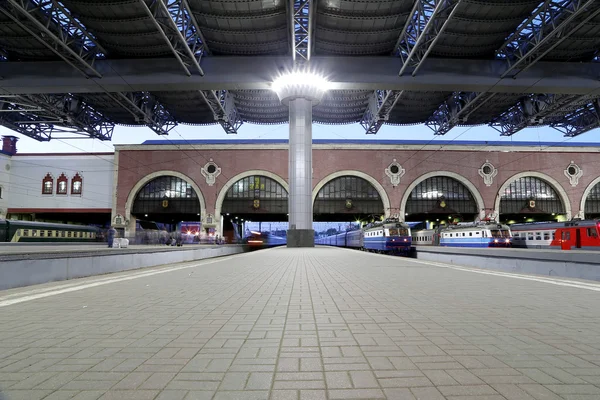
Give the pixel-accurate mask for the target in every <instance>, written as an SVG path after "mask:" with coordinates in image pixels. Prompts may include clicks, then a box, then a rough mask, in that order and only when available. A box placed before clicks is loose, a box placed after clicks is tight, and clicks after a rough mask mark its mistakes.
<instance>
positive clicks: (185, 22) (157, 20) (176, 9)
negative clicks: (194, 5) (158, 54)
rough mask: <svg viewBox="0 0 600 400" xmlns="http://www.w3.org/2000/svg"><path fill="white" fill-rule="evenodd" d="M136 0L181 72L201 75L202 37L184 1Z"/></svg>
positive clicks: (202, 73)
mask: <svg viewBox="0 0 600 400" xmlns="http://www.w3.org/2000/svg"><path fill="white" fill-rule="evenodd" d="M139 1H140V4H141V5H142V6H143V7H144V9H145V10H146V13H147V14H148V16H149V17H150V19H151V20H152V22H153V23H154V25H155V27H156V29H157V30H158V31H159V32H160V34H161V35H162V37H163V39H164V40H165V42H167V44H168V45H169V48H170V49H171V51H172V52H173V55H174V56H175V58H176V59H177V61H178V62H179V64H180V65H181V67H182V68H183V70H184V71H185V73H186V74H187V75H188V76H190V75H192V73H194V72H198V73H199V74H200V75H204V71H203V70H202V68H201V67H200V59H201V58H202V55H203V54H204V40H203V39H202V36H201V33H200V30H199V29H198V24H197V22H196V20H195V18H194V16H193V14H192V12H191V10H190V8H189V5H188V4H187V1H185V0H154V1H153V2H152V3H151V4H150V6H148V5H147V4H146V2H145V0H139Z"/></svg>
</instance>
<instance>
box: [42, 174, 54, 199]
mask: <svg viewBox="0 0 600 400" xmlns="http://www.w3.org/2000/svg"><path fill="white" fill-rule="evenodd" d="M53 190H54V178H53V177H52V175H50V173H49V172H48V173H47V174H46V176H45V177H44V179H43V180H42V194H52V192H53Z"/></svg>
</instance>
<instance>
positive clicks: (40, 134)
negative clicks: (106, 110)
mask: <svg viewBox="0 0 600 400" xmlns="http://www.w3.org/2000/svg"><path fill="white" fill-rule="evenodd" d="M0 109H4V110H13V111H14V112H13V113H11V114H10V116H9V117H6V116H5V115H1V116H0V124H1V125H3V126H5V127H7V128H9V129H12V130H15V131H16V132H19V133H22V134H23V135H25V136H28V137H31V138H33V139H35V140H38V141H49V140H51V139H52V133H56V132H62V133H71V134H79V135H84V136H87V137H90V138H95V139H99V140H111V138H112V134H113V131H114V127H115V124H114V123H113V122H112V121H110V120H108V119H107V118H106V117H104V115H102V114H101V113H99V112H97V111H95V110H94V109H93V108H92V107H90V106H89V105H88V104H86V103H85V102H83V101H82V100H81V99H79V98H77V97H75V96H72V95H68V94H67V95H49V94H42V95H19V96H0ZM35 109H41V110H42V112H41V113H39V112H36V113H35V114H33V113H32V111H34V110H35Z"/></svg>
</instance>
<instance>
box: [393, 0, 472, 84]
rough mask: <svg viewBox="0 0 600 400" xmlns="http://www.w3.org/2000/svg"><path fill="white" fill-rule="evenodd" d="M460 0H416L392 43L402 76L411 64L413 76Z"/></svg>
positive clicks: (452, 15)
mask: <svg viewBox="0 0 600 400" xmlns="http://www.w3.org/2000/svg"><path fill="white" fill-rule="evenodd" d="M460 2H461V0H419V1H417V2H415V5H414V7H413V9H412V11H411V13H410V16H409V18H408V21H407V22H406V25H405V26H404V29H403V30H402V34H401V35H400V37H399V38H398V41H397V42H396V46H395V47H394V54H395V55H398V56H399V57H400V58H401V59H402V68H400V72H399V73H398V75H400V76H402V75H403V74H404V72H405V71H406V69H407V68H409V67H410V68H413V70H412V73H411V75H412V76H415V75H416V74H417V72H418V71H419V69H420V68H421V65H422V63H423V62H424V61H425V59H426V58H427V56H428V55H429V53H430V52H431V50H432V49H433V47H434V46H435V44H436V43H437V41H438V39H439V37H440V35H441V34H442V32H443V31H444V30H445V29H446V26H447V25H448V22H449V21H450V20H451V19H452V17H454V14H455V12H456V10H457V6H458V4H459V3H460Z"/></svg>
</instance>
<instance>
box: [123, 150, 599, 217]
mask: <svg viewBox="0 0 600 400" xmlns="http://www.w3.org/2000/svg"><path fill="white" fill-rule="evenodd" d="M140 148H143V146H140ZM485 150H493V149H492V148H489V149H484V151H465V150H438V149H436V150H433V149H432V150H422V151H420V149H419V147H418V146H416V147H415V148H414V149H409V150H393V149H385V150H381V149H367V148H365V149H360V148H356V147H355V148H345V149H341V148H338V149H334V148H327V149H325V148H322V147H320V146H315V149H314V150H313V185H316V184H317V183H318V182H319V181H321V179H323V178H324V177H326V176H328V175H330V174H332V173H335V172H337V171H342V170H358V171H361V172H363V173H365V174H368V175H370V176H371V177H373V178H374V179H375V180H376V181H378V182H379V183H380V184H381V185H382V186H383V187H384V189H385V191H386V193H387V195H388V197H389V199H390V204H391V208H392V210H394V209H399V207H400V202H401V200H402V196H403V194H404V192H405V191H406V189H407V187H408V185H410V184H411V183H412V182H413V181H414V180H416V179H418V178H419V177H420V176H422V175H424V174H426V173H429V172H435V171H449V172H453V173H456V174H459V175H462V176H464V177H465V178H466V179H468V180H469V181H471V182H472V183H473V184H474V185H475V187H476V188H477V189H478V190H479V192H480V193H481V196H482V197H483V200H484V203H485V208H493V207H494V201H495V198H496V195H497V194H498V190H499V189H500V187H501V185H502V184H503V183H504V182H505V181H506V180H507V179H509V178H510V177H512V176H514V175H515V174H517V173H521V172H527V171H536V172H540V173H544V174H546V175H548V176H550V177H552V178H554V179H555V180H556V181H557V182H559V183H560V185H562V188H563V189H564V190H565V191H566V193H567V195H568V198H569V200H570V203H571V207H572V212H573V215H575V214H576V213H577V212H578V211H579V204H580V200H581V196H582V194H583V192H584V190H585V188H586V187H587V185H588V184H589V183H590V182H592V181H593V180H594V179H595V178H596V177H598V176H599V175H600V164H599V163H598V161H599V160H598V155H597V154H596V153H592V152H589V150H587V149H586V151H587V152H579V153H575V152H564V153H561V152H553V153H550V152H535V151H531V152H522V151H520V152H503V151H497V150H495V151H485ZM287 157H288V152H287V149H286V148H277V149H267V148H256V149H248V148H246V149H240V148H237V149H235V148H229V149H224V150H212V149H206V148H204V149H202V148H200V146H195V148H191V147H189V146H186V147H182V149H181V150H179V149H175V150H121V151H120V152H119V174H118V185H117V209H116V210H117V213H121V214H123V215H125V202H126V200H127V196H128V194H129V192H130V191H131V189H132V188H133V187H134V185H135V184H136V183H137V182H138V181H139V180H140V179H142V178H143V177H144V176H146V175H148V174H150V173H153V172H156V171H161V170H173V171H178V172H180V173H182V174H185V175H187V176H189V177H190V178H191V179H192V180H193V181H194V182H195V183H196V184H197V185H198V186H199V187H200V190H201V191H202V194H203V196H204V199H205V201H206V208H207V210H206V212H208V213H214V210H215V202H216V200H217V196H218V194H219V191H220V189H221V188H222V187H223V185H225V184H226V183H227V181H228V180H230V179H231V178H232V177H234V176H235V175H237V174H240V173H244V172H247V171H250V170H265V171H269V172H271V173H273V174H276V175H279V176H281V177H282V178H283V179H284V180H286V181H287V180H288V179H287V169H288V161H287ZM209 159H212V160H213V161H214V162H215V163H216V164H217V165H218V166H219V167H220V168H221V169H222V173H221V175H220V176H219V177H218V178H217V180H216V183H215V185H214V186H208V185H207V183H206V180H205V178H204V177H203V176H202V174H201V172H200V170H201V168H202V167H203V166H204V165H205V164H206V163H207V162H208V161H209ZM394 159H396V160H397V162H398V163H400V164H401V165H402V167H403V168H404V169H405V170H406V174H405V175H404V176H403V177H402V179H401V183H400V185H399V186H397V187H392V185H391V183H390V179H389V178H388V177H387V176H386V175H385V168H387V167H388V166H389V164H390V163H391V162H392V161H393V160H394ZM486 160H489V162H491V163H492V164H493V165H494V166H495V167H496V168H497V169H498V175H497V176H496V177H495V178H494V182H493V184H492V185H491V186H489V187H488V186H486V185H485V184H484V182H483V178H482V177H481V176H479V174H478V169H479V168H480V167H481V165H482V164H483V163H484V162H485V161H486ZM571 160H573V161H574V162H575V163H576V164H578V165H579V166H580V167H581V168H582V169H583V171H584V174H583V176H582V177H581V178H580V180H579V184H578V185H577V186H576V187H572V186H571V185H570V183H569V180H568V178H567V177H565V175H564V172H563V171H564V170H565V168H566V167H567V166H568V165H569V163H570V162H571ZM392 212H397V211H392Z"/></svg>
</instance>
